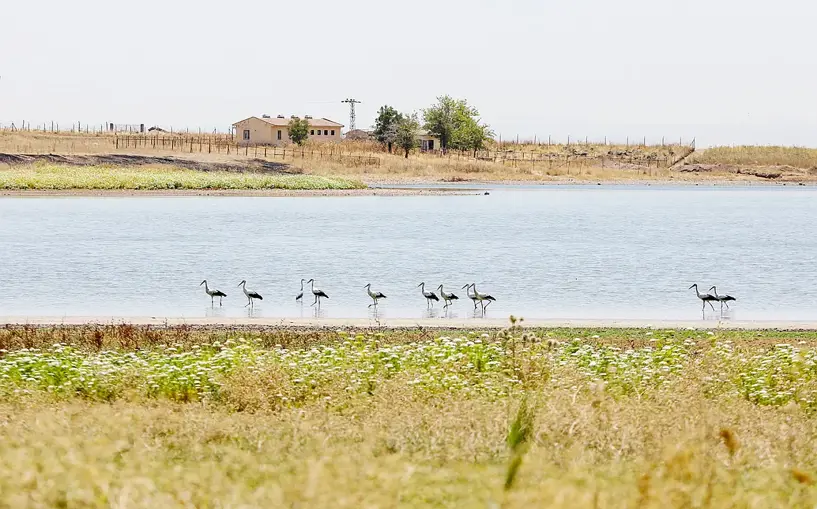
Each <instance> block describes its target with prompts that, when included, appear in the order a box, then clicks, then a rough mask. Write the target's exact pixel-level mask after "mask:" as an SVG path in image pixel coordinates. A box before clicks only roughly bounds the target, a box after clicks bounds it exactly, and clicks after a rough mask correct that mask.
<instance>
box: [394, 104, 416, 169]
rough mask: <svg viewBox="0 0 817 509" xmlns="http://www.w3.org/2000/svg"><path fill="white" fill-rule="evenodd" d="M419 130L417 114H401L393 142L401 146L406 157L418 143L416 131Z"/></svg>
mask: <svg viewBox="0 0 817 509" xmlns="http://www.w3.org/2000/svg"><path fill="white" fill-rule="evenodd" d="M419 130H420V121H419V120H417V114H416V113H413V114H411V115H401V118H400V122H398V124H397V130H396V137H395V140H394V141H395V143H396V144H397V146H398V147H400V148H402V149H403V150H404V151H405V153H406V158H407V159H408V156H409V152H411V149H413V148H415V147H416V146H417V145H418V144H419V143H418V141H417V131H419Z"/></svg>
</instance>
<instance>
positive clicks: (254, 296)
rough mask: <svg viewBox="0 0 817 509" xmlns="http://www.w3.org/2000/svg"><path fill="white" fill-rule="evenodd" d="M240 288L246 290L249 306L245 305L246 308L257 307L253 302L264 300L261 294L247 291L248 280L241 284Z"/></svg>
mask: <svg viewBox="0 0 817 509" xmlns="http://www.w3.org/2000/svg"><path fill="white" fill-rule="evenodd" d="M238 286H240V287H241V289H242V290H244V295H246V296H247V304H245V305H244V307H247V306H251V307H255V304H254V303H253V301H254V300H255V299H258V300H264V297H262V296H261V294H260V293H258V292H255V291H253V290H247V280H246V279H244V280H242V281H241V282H240V283H238Z"/></svg>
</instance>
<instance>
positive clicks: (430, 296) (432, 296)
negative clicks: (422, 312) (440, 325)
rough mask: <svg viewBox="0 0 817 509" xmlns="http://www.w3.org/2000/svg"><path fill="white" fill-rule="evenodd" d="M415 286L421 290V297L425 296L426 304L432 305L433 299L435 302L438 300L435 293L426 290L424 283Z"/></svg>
mask: <svg viewBox="0 0 817 509" xmlns="http://www.w3.org/2000/svg"><path fill="white" fill-rule="evenodd" d="M417 288H419V289H420V291H421V292H423V297H425V298H426V306H432V307H434V302H433V301H435V300H436V301H437V302H439V301H440V298H439V297H437V294H436V293H434V292H427V291H426V284H425V283H420V284H419V285H417Z"/></svg>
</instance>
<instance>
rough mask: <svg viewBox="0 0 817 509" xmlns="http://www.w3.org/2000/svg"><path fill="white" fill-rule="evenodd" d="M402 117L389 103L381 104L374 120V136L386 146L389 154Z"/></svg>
mask: <svg viewBox="0 0 817 509" xmlns="http://www.w3.org/2000/svg"><path fill="white" fill-rule="evenodd" d="M402 119H403V115H401V114H400V113H399V112H398V111H397V110H396V109H394V108H392V107H391V106H389V105H385V106H381V107H380V111H378V113H377V119H376V120H375V121H374V137H375V138H376V139H377V141H379V142H380V143H383V144H384V145H386V147H388V149H389V154H391V149H392V145H393V144H394V142H395V140H396V139H397V126H398V125H399V123H400V121H401V120H402Z"/></svg>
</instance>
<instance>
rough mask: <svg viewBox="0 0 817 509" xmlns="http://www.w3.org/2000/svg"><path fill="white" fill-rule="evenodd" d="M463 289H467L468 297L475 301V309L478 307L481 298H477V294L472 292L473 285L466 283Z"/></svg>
mask: <svg viewBox="0 0 817 509" xmlns="http://www.w3.org/2000/svg"><path fill="white" fill-rule="evenodd" d="M462 289H463V290H465V294H466V295H468V298H469V299H471V302H473V303H474V309H477V305H478V303H479V299H477V295H476V294H475V293H471V285H470V284H469V285H465V286H463V287H462Z"/></svg>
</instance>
